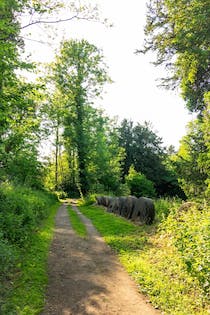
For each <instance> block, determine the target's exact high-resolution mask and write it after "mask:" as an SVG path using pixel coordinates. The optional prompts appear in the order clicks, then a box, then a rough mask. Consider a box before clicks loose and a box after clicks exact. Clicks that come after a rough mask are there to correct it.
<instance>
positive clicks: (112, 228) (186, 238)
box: [80, 199, 209, 315]
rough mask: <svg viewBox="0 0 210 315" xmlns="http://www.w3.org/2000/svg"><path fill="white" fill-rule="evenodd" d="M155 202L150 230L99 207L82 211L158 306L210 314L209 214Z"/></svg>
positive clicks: (187, 314) (177, 313) (179, 314)
mask: <svg viewBox="0 0 210 315" xmlns="http://www.w3.org/2000/svg"><path fill="white" fill-rule="evenodd" d="M179 206H180V202H177V201H175V200H163V199H160V200H158V201H156V209H157V218H156V222H155V223H154V224H153V225H152V226H135V225H134V224H133V223H131V222H128V221H126V220H125V219H123V218H120V217H117V216H115V215H113V214H110V213H107V212H106V211H104V210H103V209H101V208H100V207H96V206H81V207H80V210H81V212H82V213H83V214H84V215H86V216H87V217H88V218H90V219H91V220H92V222H93V224H94V225H95V226H96V228H97V229H98V231H99V232H100V233H101V234H102V235H103V236H104V238H105V241H106V242H107V243H108V244H109V245H110V246H111V248H112V249H113V250H114V251H115V252H116V253H117V254H118V256H119V258H120V260H121V262H122V264H123V265H124V266H125V268H126V269H127V271H128V272H129V273H130V274H131V276H132V277H133V278H134V279H135V281H136V283H137V284H138V286H139V290H140V291H141V292H143V293H144V294H147V295H148V297H149V298H150V301H151V302H152V304H153V305H154V306H155V307H158V308H160V309H161V310H162V311H164V312H165V314H168V315H169V314H170V315H195V314H196V315H201V314H202V315H204V314H208V311H207V308H208V292H209V291H208V290H209V283H208V279H209V268H208V266H209V264H208V256H209V219H208V213H209V211H208V210H209V209H208V207H207V205H205V204H204V205H202V206H200V207H201V208H199V209H198V207H197V206H196V205H195V206H194V207H192V208H190V209H188V210H187V211H181V212H180V211H179V210H178V209H179Z"/></svg>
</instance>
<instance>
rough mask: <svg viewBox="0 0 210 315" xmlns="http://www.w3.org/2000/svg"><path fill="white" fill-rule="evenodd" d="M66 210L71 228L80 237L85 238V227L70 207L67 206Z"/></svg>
mask: <svg viewBox="0 0 210 315" xmlns="http://www.w3.org/2000/svg"><path fill="white" fill-rule="evenodd" d="M67 209H68V214H69V218H70V222H71V226H72V228H73V229H74V231H75V232H76V233H77V234H78V235H79V236H80V237H82V238H85V237H86V236H87V230H86V227H85V225H84V224H83V223H82V221H81V220H80V218H79V216H78V214H77V213H76V212H75V211H74V210H72V208H71V206H68V207H67Z"/></svg>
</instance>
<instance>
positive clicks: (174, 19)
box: [143, 0, 210, 112]
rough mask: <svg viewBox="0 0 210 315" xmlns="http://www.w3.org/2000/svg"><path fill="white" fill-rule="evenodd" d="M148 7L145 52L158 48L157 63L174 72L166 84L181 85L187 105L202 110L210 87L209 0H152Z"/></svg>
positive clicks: (168, 85)
mask: <svg viewBox="0 0 210 315" xmlns="http://www.w3.org/2000/svg"><path fill="white" fill-rule="evenodd" d="M147 7H148V12H147V22H146V26H145V36H146V37H145V47H144V50H143V52H147V51H150V50H151V51H155V52H156V54H157V59H156V62H155V64H156V65H159V64H165V66H166V68H167V69H169V70H170V73H171V75H170V77H168V78H164V79H163V81H162V84H163V85H165V86H167V87H172V88H174V87H175V86H180V88H181V93H182V96H183V98H184V100H185V101H186V106H187V108H188V109H189V110H190V111H191V112H200V111H202V110H203V108H204V107H205V103H204V94H205V93H206V92H207V91H208V90H209V88H210V86H209V84H210V83H209V82H210V78H209V73H210V72H209V70H210V68H209V65H210V60H209V57H210V48H209V47H210V24H209V20H210V3H209V1H208V0H202V1H200V0H193V1H188V0H176V1H174V0H150V1H149V2H148V6H147Z"/></svg>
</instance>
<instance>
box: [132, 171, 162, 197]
mask: <svg viewBox="0 0 210 315" xmlns="http://www.w3.org/2000/svg"><path fill="white" fill-rule="evenodd" d="M126 183H127V185H128V187H129V188H130V192H131V195H133V196H136V197H142V196H144V197H155V196H156V192H155V188H154V183H153V182H152V181H151V180H149V179H147V178H146V176H145V175H144V174H142V173H137V172H136V171H135V169H134V167H133V166H131V167H130V170H129V174H128V175H127V176H126Z"/></svg>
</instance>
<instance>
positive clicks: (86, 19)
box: [21, 15, 98, 29]
mask: <svg viewBox="0 0 210 315" xmlns="http://www.w3.org/2000/svg"><path fill="white" fill-rule="evenodd" d="M73 19H78V20H85V21H91V22H97V23H98V21H97V20H92V19H91V18H86V17H79V16H78V15H74V16H72V17H70V18H66V19H60V20H54V21H47V20H46V21H44V20H37V21H34V22H31V23H29V24H26V25H24V26H22V27H21V29H24V28H27V27H29V26H32V25H35V24H56V23H61V22H68V21H71V20H73Z"/></svg>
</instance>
